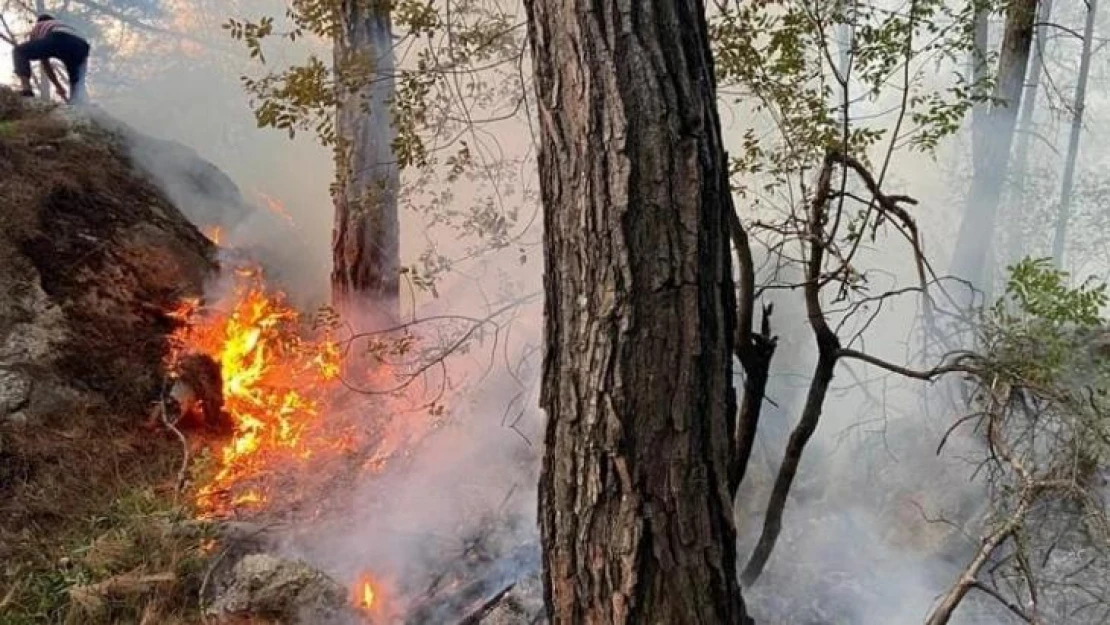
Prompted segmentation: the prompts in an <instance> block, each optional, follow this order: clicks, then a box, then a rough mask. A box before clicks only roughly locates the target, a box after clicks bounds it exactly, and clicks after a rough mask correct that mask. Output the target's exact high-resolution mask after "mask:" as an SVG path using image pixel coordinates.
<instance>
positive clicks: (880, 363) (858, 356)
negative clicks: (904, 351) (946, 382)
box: [838, 348, 976, 381]
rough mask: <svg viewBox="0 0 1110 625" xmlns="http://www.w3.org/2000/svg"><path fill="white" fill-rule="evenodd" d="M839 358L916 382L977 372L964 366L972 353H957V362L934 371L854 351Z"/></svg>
mask: <svg viewBox="0 0 1110 625" xmlns="http://www.w3.org/2000/svg"><path fill="white" fill-rule="evenodd" d="M838 356H839V357H840V358H854V359H855V360H861V361H863V362H866V363H867V364H870V365H873V366H876V367H878V368H880V369H885V370H887V371H890V372H891V373H897V374H899V375H902V376H905V377H907V378H913V379H915V380H925V381H932V380H935V379H936V378H937V377H939V376H942V375H944V374H946V373H956V372H963V373H974V372H975V371H976V369H975V368H974V367H971V366H968V365H965V364H963V362H964V361H966V360H968V359H971V358H974V356H975V355H974V354H973V353H972V352H957V353H955V354H953V356H955V362H953V363H951V364H947V365H939V366H936V367H933V368H932V369H925V370H918V369H910V368H908V367H902V366H900V365H896V364H894V363H890V362H887V361H885V360H883V359H881V358H877V357H875V356H872V355H870V354H866V353H864V352H861V351H857V350H854V349H847V348H842V349H840V350H839V352H838Z"/></svg>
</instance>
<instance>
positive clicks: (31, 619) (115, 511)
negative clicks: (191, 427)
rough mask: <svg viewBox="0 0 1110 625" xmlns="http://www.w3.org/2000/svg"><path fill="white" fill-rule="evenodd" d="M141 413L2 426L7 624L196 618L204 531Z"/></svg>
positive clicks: (174, 446) (2, 586)
mask: <svg viewBox="0 0 1110 625" xmlns="http://www.w3.org/2000/svg"><path fill="white" fill-rule="evenodd" d="M134 423H135V419H133V418H131V419H118V418H117V419H112V418H109V417H105V416H103V415H92V414H88V415H71V416H69V417H68V418H66V417H59V418H57V419H56V420H54V422H51V423H42V424H35V425H33V426H32V425H17V424H11V423H9V424H6V425H2V426H0V467H2V468H0V562H3V570H0V624H3V625H16V624H23V623H28V624H30V623H62V624H70V623H74V624H75V623H90V624H93V623H131V622H133V623H143V622H145V623H170V622H174V621H175V620H176V621H177V622H190V620H191V615H193V614H194V613H195V611H196V608H197V605H196V604H197V599H196V597H197V591H198V590H199V584H200V580H201V578H202V577H203V573H204V570H205V564H204V562H205V560H206V558H207V554H206V553H205V551H204V549H203V548H202V545H203V544H204V543H205V541H206V537H205V536H204V535H202V533H201V532H200V531H199V530H198V529H197V526H196V525H194V524H190V523H186V521H188V520H189V518H190V513H191V509H190V507H189V506H188V505H187V504H185V503H179V502H177V501H176V498H177V497H176V494H175V492H174V481H175V478H176V473H177V464H178V462H179V461H180V453H181V449H180V447H179V445H178V443H177V442H176V440H173V439H172V438H170V437H168V436H166V435H164V434H163V433H151V432H148V431H143V430H140V429H137V428H136V427H135V426H134V425H133V424H134Z"/></svg>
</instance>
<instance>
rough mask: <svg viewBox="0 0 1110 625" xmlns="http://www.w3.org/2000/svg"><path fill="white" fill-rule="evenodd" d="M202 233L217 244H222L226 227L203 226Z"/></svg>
mask: <svg viewBox="0 0 1110 625" xmlns="http://www.w3.org/2000/svg"><path fill="white" fill-rule="evenodd" d="M200 231H201V233H202V234H204V236H205V237H207V238H208V240H209V241H211V242H212V243H213V244H215V245H220V244H221V243H222V241H223V238H224V229H223V228H221V227H219V226H207V227H205V228H201V230H200Z"/></svg>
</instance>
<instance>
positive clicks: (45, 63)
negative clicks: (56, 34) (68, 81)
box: [42, 59, 69, 100]
mask: <svg viewBox="0 0 1110 625" xmlns="http://www.w3.org/2000/svg"><path fill="white" fill-rule="evenodd" d="M42 73H44V74H46V77H47V78H49V79H50V82H52V83H54V91H55V92H56V93H57V94H58V97H60V98H61V99H63V100H68V99H69V95H68V94H67V93H66V88H65V87H63V86H62V81H60V80H58V75H57V74H56V73H55V72H54V66H53V65H51V64H50V59H43V60H42Z"/></svg>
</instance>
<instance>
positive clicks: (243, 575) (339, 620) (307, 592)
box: [207, 554, 363, 625]
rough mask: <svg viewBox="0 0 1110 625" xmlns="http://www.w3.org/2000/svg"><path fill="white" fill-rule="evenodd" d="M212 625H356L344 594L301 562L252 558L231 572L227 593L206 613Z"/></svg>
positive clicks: (326, 577)
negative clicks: (262, 624)
mask: <svg viewBox="0 0 1110 625" xmlns="http://www.w3.org/2000/svg"><path fill="white" fill-rule="evenodd" d="M207 615H208V616H209V617H210V618H212V620H214V621H215V622H218V623H219V622H224V623H233V622H237V621H240V620H241V619H243V618H250V619H257V618H262V619H265V620H266V621H267V622H271V623H279V624H281V625H357V624H359V623H362V622H363V619H362V618H360V617H359V615H358V613H357V612H356V611H355V610H354V609H353V608H351V607H349V605H348V594H347V590H346V589H345V588H344V587H343V586H342V585H340V584H339V583H338V582H336V581H335V580H333V579H332V578H330V577H328V576H327V575H325V574H323V573H321V572H320V571H317V570H316V569H313V568H312V567H310V566H308V565H307V564H305V563H304V562H301V561H299V560H286V559H283V558H279V557H276V556H272V555H268V554H252V555H248V556H246V557H244V558H243V559H242V560H240V561H239V562H238V563H237V564H236V565H235V568H234V569H232V571H231V576H230V579H229V580H228V581H227V586H226V588H225V589H224V590H223V591H222V592H221V593H220V594H219V598H218V599H216V601H215V602H214V603H213V604H212V605H211V607H210V608H209V609H208V610H207Z"/></svg>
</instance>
